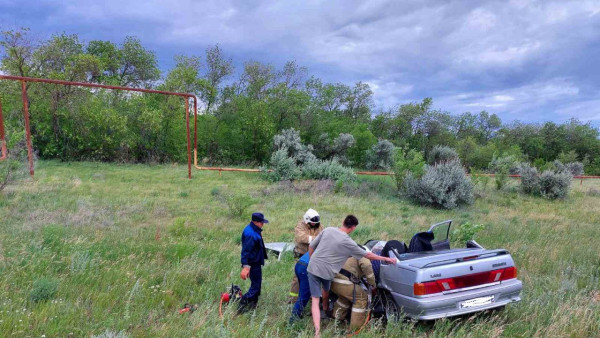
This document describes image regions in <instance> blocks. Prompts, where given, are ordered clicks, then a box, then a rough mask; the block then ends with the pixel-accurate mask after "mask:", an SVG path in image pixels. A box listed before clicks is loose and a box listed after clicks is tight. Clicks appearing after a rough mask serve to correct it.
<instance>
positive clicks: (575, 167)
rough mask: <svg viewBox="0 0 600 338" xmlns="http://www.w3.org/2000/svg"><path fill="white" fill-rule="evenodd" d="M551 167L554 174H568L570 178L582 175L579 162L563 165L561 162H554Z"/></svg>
mask: <svg viewBox="0 0 600 338" xmlns="http://www.w3.org/2000/svg"><path fill="white" fill-rule="evenodd" d="M552 166H553V168H554V170H555V171H556V172H561V173H568V174H570V175H571V176H578V175H583V163H581V162H571V163H567V164H563V162H561V161H559V160H555V161H554V162H552Z"/></svg>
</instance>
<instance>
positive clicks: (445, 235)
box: [428, 219, 452, 250]
mask: <svg viewBox="0 0 600 338" xmlns="http://www.w3.org/2000/svg"><path fill="white" fill-rule="evenodd" d="M451 226H452V220H451V219H449V220H446V221H443V222H439V223H436V224H434V225H432V226H431V227H430V228H429V230H428V231H429V232H431V233H433V241H432V242H431V246H432V247H433V250H448V249H450V227H451Z"/></svg>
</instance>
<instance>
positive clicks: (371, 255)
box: [365, 252, 398, 264]
mask: <svg viewBox="0 0 600 338" xmlns="http://www.w3.org/2000/svg"><path fill="white" fill-rule="evenodd" d="M365 258H367V259H370V260H372V261H384V262H388V263H391V264H396V263H397V262H398V260H397V259H396V258H392V257H383V256H379V255H376V254H374V253H372V252H367V254H366V255H365Z"/></svg>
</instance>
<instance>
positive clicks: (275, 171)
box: [263, 148, 301, 182]
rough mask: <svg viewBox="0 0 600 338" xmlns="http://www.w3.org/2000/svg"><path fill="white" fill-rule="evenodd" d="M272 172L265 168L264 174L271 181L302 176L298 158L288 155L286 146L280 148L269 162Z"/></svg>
mask: <svg viewBox="0 0 600 338" xmlns="http://www.w3.org/2000/svg"><path fill="white" fill-rule="evenodd" d="M269 167H270V168H271V170H272V171H271V172H269V171H267V170H266V168H263V175H264V176H265V177H266V178H267V179H268V180H270V181H273V182H279V181H293V180H295V179H297V178H299V177H300V174H301V171H300V169H299V168H298V166H297V165H296V160H294V159H293V158H291V157H289V156H288V151H287V149H286V148H283V149H279V150H277V151H276V152H274V153H273V154H272V155H271V161H270V162H269Z"/></svg>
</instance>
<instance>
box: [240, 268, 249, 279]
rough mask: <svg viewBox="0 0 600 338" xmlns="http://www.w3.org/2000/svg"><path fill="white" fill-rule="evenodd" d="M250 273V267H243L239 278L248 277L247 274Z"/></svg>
mask: <svg viewBox="0 0 600 338" xmlns="http://www.w3.org/2000/svg"><path fill="white" fill-rule="evenodd" d="M249 275H250V268H243V269H242V272H241V273H240V278H242V279H243V280H246V279H248V276H249Z"/></svg>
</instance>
